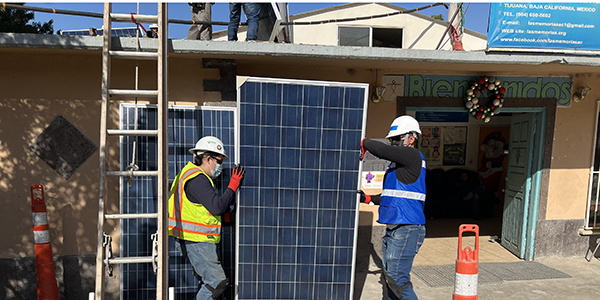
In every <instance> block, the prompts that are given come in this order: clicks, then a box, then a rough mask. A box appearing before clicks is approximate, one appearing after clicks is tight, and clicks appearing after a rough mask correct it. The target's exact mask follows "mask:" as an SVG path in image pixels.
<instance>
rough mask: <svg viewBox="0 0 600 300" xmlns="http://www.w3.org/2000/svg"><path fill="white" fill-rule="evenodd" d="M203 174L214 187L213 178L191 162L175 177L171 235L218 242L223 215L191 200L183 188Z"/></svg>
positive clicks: (170, 215)
mask: <svg viewBox="0 0 600 300" xmlns="http://www.w3.org/2000/svg"><path fill="white" fill-rule="evenodd" d="M201 174H203V175H204V176H206V177H207V178H208V180H209V181H210V184H211V185H212V186H213V188H214V187H215V184H214V182H213V181H212V178H210V176H208V175H207V174H206V173H205V172H204V171H203V170H202V169H201V168H200V167H198V166H196V165H194V164H193V163H191V162H189V163H188V164H187V165H186V166H185V168H183V170H181V172H179V174H177V177H175V181H174V182H173V185H172V186H171V191H170V193H169V235H172V236H174V237H177V238H179V239H183V240H186V241H193V242H209V243H215V244H216V243H218V242H219V241H221V216H214V215H212V214H211V213H210V212H209V211H208V210H207V209H206V208H205V207H204V205H202V204H198V203H194V202H191V201H190V200H189V199H188V197H187V195H186V194H185V190H184V189H183V187H184V186H185V183H186V182H188V181H189V180H191V179H193V178H195V177H197V176H200V175H201Z"/></svg>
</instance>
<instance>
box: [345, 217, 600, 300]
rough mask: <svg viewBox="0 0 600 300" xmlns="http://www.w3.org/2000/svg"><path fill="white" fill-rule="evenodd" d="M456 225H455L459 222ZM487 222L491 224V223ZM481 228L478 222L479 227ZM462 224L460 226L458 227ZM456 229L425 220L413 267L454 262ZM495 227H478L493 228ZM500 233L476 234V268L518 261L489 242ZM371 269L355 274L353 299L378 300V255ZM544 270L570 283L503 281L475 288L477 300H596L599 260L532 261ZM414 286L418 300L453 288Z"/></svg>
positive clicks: (443, 294)
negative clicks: (558, 273)
mask: <svg viewBox="0 0 600 300" xmlns="http://www.w3.org/2000/svg"><path fill="white" fill-rule="evenodd" d="M456 222H458V223H460V222H461V221H460V220H457V221H456ZM490 222H495V221H493V220H491V221H490ZM478 223H480V222H478ZM463 224H464V223H463ZM454 225H455V224H452V225H450V226H449V225H448V224H447V223H446V224H445V225H443V226H442V224H439V226H438V224H436V223H435V222H429V221H428V228H427V233H428V237H427V238H426V239H425V242H424V244H423V246H422V247H421V250H420V251H419V254H417V256H416V258H415V262H414V265H415V266H423V265H448V264H454V263H455V260H456V253H457V244H458V239H457V238H456V235H457V233H456V232H457V231H458V230H457V228H458V226H454ZM493 225H494V224H486V225H484V226H481V224H480V226H481V227H483V228H494V227H495V226H493ZM497 230H500V229H486V230H485V231H482V234H481V235H480V238H479V241H480V255H479V261H480V263H486V262H519V261H521V260H520V259H519V258H517V257H516V256H514V255H513V254H511V253H510V252H508V251H507V250H506V249H504V248H503V247H502V246H501V245H500V244H499V243H498V242H491V241H490V240H492V237H493V236H494V235H495V232H496V231H497ZM474 241H475V238H474V237H470V238H465V239H464V240H463V243H464V244H465V245H466V246H471V247H473V246H474ZM371 256H372V257H371V259H370V264H369V266H368V270H367V271H366V272H364V271H363V272H357V274H356V279H355V282H356V286H355V290H354V299H355V300H374V299H375V300H377V299H383V288H382V282H381V269H380V268H381V261H380V258H379V257H376V256H377V254H376V253H373V254H372V255H371ZM535 261H536V262H538V263H541V264H544V265H545V266H548V267H551V268H554V269H556V270H559V271H561V272H564V273H566V274H568V275H570V276H572V277H571V278H563V279H544V280H521V281H504V282H502V283H497V284H479V285H478V295H479V299H485V300H500V299H502V300H505V299H511V300H513V299H515V300H518V299H526V300H535V299H540V300H541V299H544V300H545V299H577V300H588V299H589V300H592V299H593V300H598V299H600V260H599V259H598V258H592V260H591V262H588V261H587V260H586V259H585V258H584V257H583V256H582V257H580V258H542V259H536V260H535ZM412 282H413V286H414V288H415V291H416V293H417V296H418V297H419V299H421V300H429V299H433V300H438V299H452V293H453V291H454V286H445V287H435V288H432V287H429V286H428V285H427V284H426V283H425V282H423V281H421V280H420V279H419V278H418V277H416V276H414V275H413V276H412Z"/></svg>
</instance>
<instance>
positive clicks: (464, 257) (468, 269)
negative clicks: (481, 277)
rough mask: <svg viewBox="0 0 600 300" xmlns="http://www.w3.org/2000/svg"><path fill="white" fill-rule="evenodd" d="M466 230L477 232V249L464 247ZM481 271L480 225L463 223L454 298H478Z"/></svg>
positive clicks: (460, 230) (473, 299)
mask: <svg viewBox="0 0 600 300" xmlns="http://www.w3.org/2000/svg"><path fill="white" fill-rule="evenodd" d="M464 232H474V233H475V250H471V248H470V247H466V248H465V249H464V250H463V248H462V237H463V233H464ZM478 273H479V226H477V225H474V224H463V225H460V227H459V229H458V258H457V259H456V278H455V281H454V294H452V299H453V300H475V299H477V279H478Z"/></svg>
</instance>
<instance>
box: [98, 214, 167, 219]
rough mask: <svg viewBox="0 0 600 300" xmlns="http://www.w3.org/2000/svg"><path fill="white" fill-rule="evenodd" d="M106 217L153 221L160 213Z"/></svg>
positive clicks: (110, 215) (106, 216) (108, 216)
mask: <svg viewBox="0 0 600 300" xmlns="http://www.w3.org/2000/svg"><path fill="white" fill-rule="evenodd" d="M104 217H105V218H107V219H153V218H158V213H145V214H144V213H141V214H107V215H105V216H104Z"/></svg>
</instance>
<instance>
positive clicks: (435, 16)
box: [431, 14, 445, 21]
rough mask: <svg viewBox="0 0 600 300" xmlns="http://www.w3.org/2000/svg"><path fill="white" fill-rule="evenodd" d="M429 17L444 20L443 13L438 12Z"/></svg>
mask: <svg viewBox="0 0 600 300" xmlns="http://www.w3.org/2000/svg"><path fill="white" fill-rule="evenodd" d="M431 18H433V19H436V20H440V21H445V20H444V15H442V14H439V15H431Z"/></svg>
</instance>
